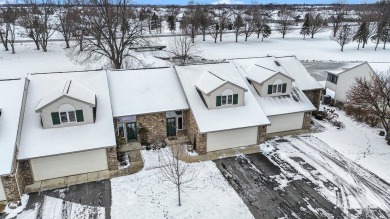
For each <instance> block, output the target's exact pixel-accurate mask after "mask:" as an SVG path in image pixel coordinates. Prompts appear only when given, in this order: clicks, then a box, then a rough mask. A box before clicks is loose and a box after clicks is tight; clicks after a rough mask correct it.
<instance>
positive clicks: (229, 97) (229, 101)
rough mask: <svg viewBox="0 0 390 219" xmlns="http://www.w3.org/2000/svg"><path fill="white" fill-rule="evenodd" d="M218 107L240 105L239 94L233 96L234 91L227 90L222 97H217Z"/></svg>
mask: <svg viewBox="0 0 390 219" xmlns="http://www.w3.org/2000/svg"><path fill="white" fill-rule="evenodd" d="M216 101H217V102H216V105H217V106H224V105H235V104H238V94H233V91H232V90H230V89H226V90H224V91H223V92H222V95H221V96H217V100H216Z"/></svg>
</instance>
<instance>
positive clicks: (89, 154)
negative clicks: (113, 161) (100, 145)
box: [31, 149, 108, 181]
mask: <svg viewBox="0 0 390 219" xmlns="http://www.w3.org/2000/svg"><path fill="white" fill-rule="evenodd" d="M31 166H32V172H33V174H34V180H35V181H38V180H44V179H52V178H58V177H63V176H71V175H76V174H81V173H88V172H95V171H99V170H106V169H108V167H107V156H106V150H105V149H100V150H94V151H86V152H79V153H73V154H66V155H58V156H51V157H44V158H36V159H32V160H31Z"/></svg>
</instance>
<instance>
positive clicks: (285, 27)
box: [276, 8, 296, 38]
mask: <svg viewBox="0 0 390 219" xmlns="http://www.w3.org/2000/svg"><path fill="white" fill-rule="evenodd" d="M295 16H296V13H295V11H293V10H288V9H287V8H283V9H282V10H280V11H279V20H278V22H277V24H276V27H277V29H278V31H279V32H280V33H281V34H282V38H284V36H285V35H286V34H287V33H289V32H291V31H292V30H293V27H294V24H295V20H294V18H295Z"/></svg>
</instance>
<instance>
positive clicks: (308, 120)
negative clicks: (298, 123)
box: [302, 112, 311, 129]
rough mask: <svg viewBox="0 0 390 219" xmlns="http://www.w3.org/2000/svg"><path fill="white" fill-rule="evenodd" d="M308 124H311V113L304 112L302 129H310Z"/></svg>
mask: <svg viewBox="0 0 390 219" xmlns="http://www.w3.org/2000/svg"><path fill="white" fill-rule="evenodd" d="M310 123H311V112H306V113H305V114H304V116H303V126H302V129H310Z"/></svg>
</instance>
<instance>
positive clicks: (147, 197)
mask: <svg viewBox="0 0 390 219" xmlns="http://www.w3.org/2000/svg"><path fill="white" fill-rule="evenodd" d="M160 152H161V153H164V149H161V151H160ZM161 153H160V155H161ZM142 156H143V158H144V161H145V168H144V170H143V171H141V172H139V173H136V174H133V175H129V176H125V177H119V178H114V179H112V180H111V188H112V206H111V217H112V218H128V217H129V215H131V217H133V218H234V219H235V218H253V216H252V214H251V213H250V211H249V209H248V208H247V206H246V205H245V204H244V202H243V201H242V199H241V198H240V197H239V196H238V195H237V193H236V192H235V191H234V189H233V188H232V187H231V186H230V185H229V183H228V182H227V181H226V180H225V179H224V177H223V176H222V174H221V173H220V171H219V170H218V168H217V167H216V165H215V164H214V163H213V162H211V161H207V162H201V163H193V164H190V168H192V169H197V170H199V175H198V176H197V178H196V180H195V182H194V183H193V184H191V185H190V188H186V189H185V190H184V192H183V193H182V206H181V207H179V206H178V200H177V190H176V188H175V187H173V185H172V184H170V183H167V182H163V181H162V180H161V179H160V178H159V176H160V170H159V169H157V168H155V167H156V166H157V165H156V164H158V151H145V150H143V151H142ZM153 167H154V168H153Z"/></svg>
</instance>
